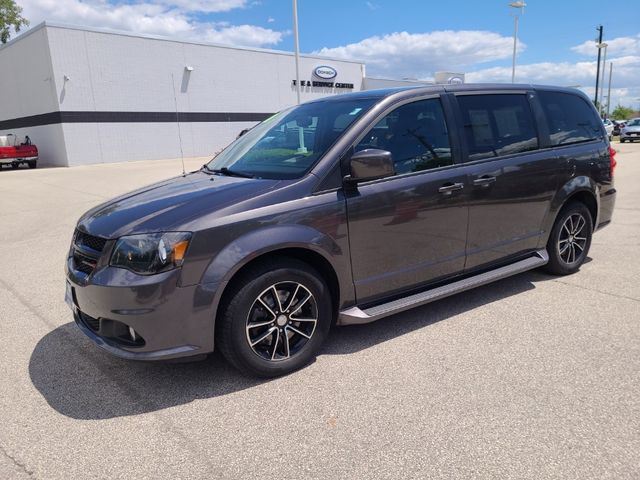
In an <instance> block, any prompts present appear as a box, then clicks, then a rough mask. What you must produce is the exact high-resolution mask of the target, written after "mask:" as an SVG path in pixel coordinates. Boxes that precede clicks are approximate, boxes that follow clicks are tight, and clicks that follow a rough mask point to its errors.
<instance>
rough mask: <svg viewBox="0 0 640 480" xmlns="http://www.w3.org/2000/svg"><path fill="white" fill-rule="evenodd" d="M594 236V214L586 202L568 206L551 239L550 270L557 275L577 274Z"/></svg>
mask: <svg viewBox="0 0 640 480" xmlns="http://www.w3.org/2000/svg"><path fill="white" fill-rule="evenodd" d="M592 233H593V221H592V219H591V213H590V212H589V209H588V208H587V207H586V206H585V205H584V204H583V203H580V202H572V203H570V204H569V205H567V206H566V207H564V208H563V209H562V211H561V212H560V214H559V215H558V218H557V219H556V223H555V224H554V226H553V229H552V230H551V235H550V236H549V241H548V243H547V252H548V253H549V263H548V264H547V266H546V270H547V271H548V272H549V273H552V274H554V275H569V274H571V273H574V272H577V271H578V269H579V268H580V266H581V265H582V264H583V263H584V260H585V259H586V258H587V253H588V252H589V247H590V246H591V235H592Z"/></svg>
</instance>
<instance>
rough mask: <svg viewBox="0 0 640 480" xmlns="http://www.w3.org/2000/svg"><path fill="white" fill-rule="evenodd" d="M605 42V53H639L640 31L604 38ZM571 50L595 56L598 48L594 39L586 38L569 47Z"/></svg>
mask: <svg viewBox="0 0 640 480" xmlns="http://www.w3.org/2000/svg"><path fill="white" fill-rule="evenodd" d="M604 43H606V44H607V55H640V33H639V34H638V35H635V36H631V37H618V38H614V39H613V40H604ZM571 50H573V51H574V52H577V53H579V54H581V55H587V56H592V57H595V56H596V55H598V48H597V47H596V42H595V40H588V41H586V42H583V43H581V44H580V45H576V46H575V47H571Z"/></svg>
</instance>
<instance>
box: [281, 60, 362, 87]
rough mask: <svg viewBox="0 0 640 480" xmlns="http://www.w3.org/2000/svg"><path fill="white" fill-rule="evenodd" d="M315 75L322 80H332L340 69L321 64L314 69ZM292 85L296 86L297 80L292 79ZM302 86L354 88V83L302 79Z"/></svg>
mask: <svg viewBox="0 0 640 480" xmlns="http://www.w3.org/2000/svg"><path fill="white" fill-rule="evenodd" d="M313 75H314V76H315V77H317V78H321V79H322V80H331V79H334V78H336V76H337V75H338V71H337V70H336V69H335V68H333V67H330V66H328V65H320V66H318V67H316V68H314V69H313ZM291 83H292V85H293V86H294V87H295V86H296V81H295V80H292V82H291ZM300 86H301V87H321V88H345V89H353V83H339V82H327V81H320V80H300Z"/></svg>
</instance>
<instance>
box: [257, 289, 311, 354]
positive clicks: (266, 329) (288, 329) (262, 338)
mask: <svg viewBox="0 0 640 480" xmlns="http://www.w3.org/2000/svg"><path fill="white" fill-rule="evenodd" d="M317 323H318V304H317V302H316V299H315V298H314V296H313V294H312V293H311V292H310V291H309V290H308V289H307V288H306V287H305V286H304V285H302V284H301V283H297V282H280V283H277V284H274V285H271V286H270V287H269V288H267V289H266V290H264V291H263V292H262V293H261V294H260V295H258V297H257V298H256V299H255V301H254V302H253V305H252V306H251V308H250V309H249V314H248V316H247V324H246V332H247V341H248V342H249V346H250V347H251V349H252V350H253V352H254V353H255V354H256V355H258V356H260V357H261V358H263V359H265V360H269V361H281V360H287V359H289V358H291V357H293V356H295V355H296V354H298V353H299V352H300V351H301V350H302V349H303V348H304V346H305V345H306V344H307V343H308V342H309V340H310V339H311V337H312V336H313V333H314V332H315V329H316V325H317Z"/></svg>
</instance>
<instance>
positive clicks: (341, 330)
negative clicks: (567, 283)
mask: <svg viewBox="0 0 640 480" xmlns="http://www.w3.org/2000/svg"><path fill="white" fill-rule="evenodd" d="M551 278H553V277H549V276H547V275H544V274H542V273H538V272H528V273H524V274H521V275H518V276H515V277H511V278H508V279H505V280H501V281H499V282H496V283H493V284H491V285H486V286H483V287H480V288H476V289H474V290H470V291H468V292H465V293H463V294H459V295H456V296H453V297H449V298H446V299H443V300H440V301H438V302H434V303H431V304H429V305H426V306H423V307H420V308H416V309H413V310H409V311H407V312H403V313H400V314H397V315H394V316H391V317H388V318H385V319H382V320H379V321H378V322H375V323H371V324H368V325H353V326H347V327H336V328H333V329H332V330H331V332H330V335H329V338H328V339H327V341H326V343H325V345H324V346H323V348H322V351H321V352H320V355H344V354H349V353H353V352H358V351H360V350H363V349H367V348H370V347H372V346H374V345H377V344H379V343H381V342H385V341H387V340H390V339H392V338H396V337H400V336H402V335H404V334H407V333H410V332H412V331H415V330H418V329H421V328H425V327H428V326H429V325H433V324H434V323H437V322H440V321H442V320H446V319H448V318H450V317H452V316H455V315H457V314H460V313H464V312H469V311H471V310H474V309H476V308H481V307H482V306H484V305H487V304H489V303H492V302H496V301H499V300H501V299H503V298H506V297H510V296H513V295H517V294H519V293H522V292H525V291H527V290H531V289H534V288H535V286H534V284H533V283H532V282H534V281H543V280H546V279H551ZM29 375H30V377H31V381H32V382H33V385H34V386H35V387H36V389H37V390H38V391H39V392H40V393H41V394H42V396H43V397H44V398H45V400H46V401H47V402H48V404H49V405H50V406H51V407H52V408H53V409H54V410H56V411H57V412H59V413H61V414H63V415H66V416H68V417H71V418H75V419H82V420H99V419H108V418H114V417H123V416H129V415H137V414H141V413H146V412H152V411H157V410H162V409H165V408H170V407H172V406H176V405H182V404H186V403H189V402H191V401H193V400H196V399H200V398H213V397H218V396H222V395H227V394H230V393H233V392H237V391H241V390H244V389H247V388H252V387H254V386H256V385H259V384H263V383H266V382H268V381H269V380H264V379H256V378H249V377H246V376H244V375H242V374H240V373H239V372H237V371H236V370H235V369H233V368H232V367H231V366H229V365H228V364H227V363H226V362H225V361H224V360H223V359H222V357H221V356H220V354H219V353H217V352H216V353H214V354H213V355H211V356H209V357H208V358H207V359H206V360H204V361H201V362H191V363H168V362H149V363H148V362H134V361H127V360H122V359H119V358H115V357H113V356H111V355H109V354H107V353H106V352H103V351H102V350H100V349H98V348H96V347H95V345H94V344H93V342H91V341H90V340H89V339H87V338H85V337H84V336H83V335H82V333H80V331H79V330H78V329H77V327H76V326H75V325H74V324H73V323H67V324H65V325H63V326H61V327H58V328H56V329H55V330H53V331H52V332H50V333H48V334H47V335H45V336H44V337H43V338H42V339H41V340H40V341H39V342H38V344H37V345H36V347H35V349H34V351H33V353H32V355H31V358H30V362H29Z"/></svg>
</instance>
